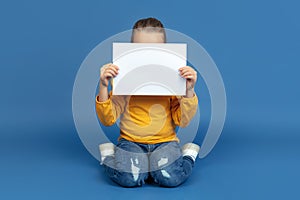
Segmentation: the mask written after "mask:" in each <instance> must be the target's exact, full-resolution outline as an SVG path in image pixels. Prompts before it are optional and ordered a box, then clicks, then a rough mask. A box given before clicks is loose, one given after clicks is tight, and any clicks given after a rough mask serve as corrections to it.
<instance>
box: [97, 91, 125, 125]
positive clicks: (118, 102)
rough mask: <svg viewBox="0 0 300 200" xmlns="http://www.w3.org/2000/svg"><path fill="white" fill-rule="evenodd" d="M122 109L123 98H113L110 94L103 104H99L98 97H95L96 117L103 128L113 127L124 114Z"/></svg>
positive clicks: (123, 105)
mask: <svg viewBox="0 0 300 200" xmlns="http://www.w3.org/2000/svg"><path fill="white" fill-rule="evenodd" d="M124 108H125V98H124V97H123V96H114V95H111V92H110V94H109V98H108V99H107V100H106V101H103V102H100V101H99V96H96V112H97V116H98V118H99V120H100V122H101V123H102V124H103V125H104V126H111V125H113V124H114V123H115V122H116V121H117V119H118V118H119V117H120V115H121V114H122V113H123V112H124Z"/></svg>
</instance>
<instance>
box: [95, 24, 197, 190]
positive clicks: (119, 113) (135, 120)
mask: <svg viewBox="0 0 300 200" xmlns="http://www.w3.org/2000/svg"><path fill="white" fill-rule="evenodd" d="M131 40H132V42H134V43H165V42H166V34H165V30H164V27H163V25H162V23H161V22H160V21H159V20H157V19H155V18H147V19H141V20H139V21H137V22H136V23H135V25H134V26H133V29H132V38H131ZM118 70H119V67H118V66H116V65H113V64H106V65H104V66H103V67H102V68H101V73H100V85H99V94H98V95H97V97H96V112H97V115H98V118H99V119H100V121H101V123H103V124H104V125H105V126H111V125H113V124H114V123H115V122H116V120H117V119H118V118H119V117H120V137H119V141H118V144H117V147H114V145H113V144H112V143H105V144H101V145H99V148H100V154H101V163H103V164H104V166H105V169H106V173H107V174H108V176H109V177H110V178H111V179H112V180H113V181H114V182H116V183H118V184H119V185H121V186H124V187H136V186H141V185H143V184H144V183H145V181H146V180H149V179H150V180H152V181H153V182H154V183H156V184H158V185H160V186H164V187H176V186H178V185H180V184H181V183H183V182H184V181H185V180H186V179H187V178H188V177H189V176H190V174H191V172H192V168H193V166H194V162H195V159H196V157H197V155H198V152H199V149H200V148H199V146H198V145H196V144H193V143H188V144H186V145H184V146H183V148H182V150H181V148H180V146H179V143H178V142H179V140H178V138H177V136H176V132H175V128H176V126H180V127H185V126H187V125H188V124H189V122H190V120H191V119H192V118H193V116H194V115H195V113H196V110H197V107H198V99H197V96H196V94H195V92H194V86H195V83H196V80H197V73H196V71H195V70H194V69H192V68H191V67H189V66H183V67H181V68H180V69H179V75H180V76H181V77H183V78H185V79H186V95H185V96H182V97H175V96H114V95H112V94H111V92H109V91H108V85H109V81H110V79H111V78H114V77H116V76H117V75H118Z"/></svg>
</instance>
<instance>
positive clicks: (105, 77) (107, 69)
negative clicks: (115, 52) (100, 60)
mask: <svg viewBox="0 0 300 200" xmlns="http://www.w3.org/2000/svg"><path fill="white" fill-rule="evenodd" d="M118 73H119V67H118V66H117V65H114V64H112V63H108V64H106V65H103V66H102V67H101V69H100V84H101V85H102V86H105V87H107V86H108V83H109V80H110V79H111V78H114V77H116V76H117V75H118Z"/></svg>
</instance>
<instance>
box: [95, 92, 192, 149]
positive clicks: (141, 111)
mask: <svg viewBox="0 0 300 200" xmlns="http://www.w3.org/2000/svg"><path fill="white" fill-rule="evenodd" d="M197 108H198V98H197V96H196V95H194V97H192V98H184V97H176V96H116V95H111V93H110V95H109V99H108V100H106V101H104V102H100V101H99V99H98V96H97V97H96V112H97V115H98V118H99V120H100V121H101V123H102V124H103V125H105V126H111V125H113V124H114V123H115V122H116V121H117V119H118V118H119V117H120V125H119V126H120V137H119V139H120V138H124V139H126V140H129V141H132V142H138V143H144V144H156V143H161V142H169V141H179V139H178V137H177V136H176V132H175V128H176V126H180V127H185V126H187V125H188V124H189V122H190V121H191V119H192V118H193V117H194V115H195V114H196V111H197Z"/></svg>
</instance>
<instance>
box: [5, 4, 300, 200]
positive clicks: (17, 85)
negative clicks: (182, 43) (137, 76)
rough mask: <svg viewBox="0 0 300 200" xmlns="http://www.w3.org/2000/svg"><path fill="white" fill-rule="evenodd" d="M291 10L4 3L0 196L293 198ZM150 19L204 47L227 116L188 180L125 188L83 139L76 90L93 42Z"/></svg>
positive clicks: (295, 61) (299, 164)
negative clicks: (220, 83)
mask: <svg viewBox="0 0 300 200" xmlns="http://www.w3.org/2000/svg"><path fill="white" fill-rule="evenodd" d="M299 6H300V4H299V2H298V1H296V0H286V1H274V0H273V1H271V0H270V1H267V0H263V1H260V0H252V1H238V0H228V1H216V0H211V1H189V0H186V1H159V0H152V1H145V0H140V1H121V0H120V1H96V0H90V1H70V0H65V1H57V0H56V1H54V0H53V1H40V0H27V1H9V0H4V1H1V3H0V30H1V31H0V36H1V37H0V48H1V52H0V70H1V71H0V92H1V93H0V95H1V99H0V102H1V103H0V106H1V112H0V134H1V135H0V198H1V199H21V198H22V199H66V198H72V199H116V198H125V199H127V198H131V199H141V198H142V199H153V198H155V199H166V198H172V199H299V198H300V194H299V179H300V172H299V169H300V156H299V152H300V135H299V132H300V127H299V116H298V115H299V111H300V107H299V100H300V93H299V84H300V81H299V78H298V76H299V73H300V68H299V67H300V61H299V52H300V42H299V35H300V23H299V19H300V14H299ZM149 16H154V17H157V18H158V19H160V20H161V21H162V22H163V23H164V25H165V26H166V27H167V28H170V29H174V30H177V31H180V32H183V33H185V34H187V35H188V36H190V37H192V38H194V39H195V40H197V41H198V42H199V43H200V44H202V45H203V46H204V48H205V49H206V50H207V51H208V53H209V54H210V55H211V56H212V58H213V59H214V61H215V62H216V64H217V66H218V67H219V70H220V72H221V74H222V76H223V79H224V83H225V86H226V91H227V98H228V112H227V119H226V124H225V127H224V131H223V133H222V135H221V137H220V140H219V142H218V143H217V145H216V147H215V148H214V149H213V151H212V152H211V153H210V154H209V156H208V157H206V158H205V159H202V160H198V161H197V164H196V166H195V169H194V171H193V175H192V176H191V177H190V179H189V180H188V181H187V182H186V183H185V184H184V185H182V186H180V187H178V188H172V189H167V188H159V187H155V186H151V185H150V186H149V185H146V186H145V187H142V188H134V189H125V188H121V187H118V186H117V185H115V184H114V183H112V182H110V181H109V180H108V179H107V178H106V176H105V175H104V174H103V169H102V168H101V167H100V166H99V163H98V161H97V160H95V159H94V158H93V157H92V156H91V155H90V154H89V153H88V152H87V151H86V149H85V148H84V146H83V145H82V143H81V141H80V139H79V137H78V135H77V133H76V129H75V126H74V123H73V118H72V107H71V105H72V101H71V96H72V87H73V83H74V80H75V76H76V72H77V70H78V69H79V66H80V64H81V62H82V61H83V59H84V58H85V57H86V56H87V54H88V53H89V52H90V51H91V50H92V49H93V48H94V47H95V46H96V45H97V44H98V43H99V42H101V41H103V40H104V39H106V38H107V37H109V36H111V35H114V34H116V33H119V32H121V31H125V30H128V29H130V28H131V27H132V25H133V23H134V22H135V21H136V20H138V19H140V18H143V17H149ZM199 134H201V133H199Z"/></svg>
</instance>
